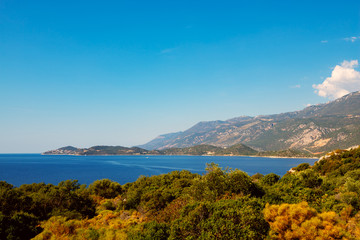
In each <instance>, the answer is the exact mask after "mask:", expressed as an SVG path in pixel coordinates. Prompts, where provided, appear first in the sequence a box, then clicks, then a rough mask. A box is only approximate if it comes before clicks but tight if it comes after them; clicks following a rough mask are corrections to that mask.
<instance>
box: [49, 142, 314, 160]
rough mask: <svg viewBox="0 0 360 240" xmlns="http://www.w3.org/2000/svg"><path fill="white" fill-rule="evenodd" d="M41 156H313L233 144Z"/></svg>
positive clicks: (71, 149) (88, 150)
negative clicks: (258, 149) (260, 149)
mask: <svg viewBox="0 0 360 240" xmlns="http://www.w3.org/2000/svg"><path fill="white" fill-rule="evenodd" d="M42 154H43V155H78V156H94V155H103V156H106V155H192V156H261V157H267V156H278V157H299V158H309V157H314V155H312V154H310V153H308V152H304V151H300V150H294V149H286V150H280V151H266V152H258V151H256V150H254V149H252V148H250V147H248V146H246V145H244V144H241V143H239V144H235V145H233V146H230V147H218V146H213V145H205V144H203V145H196V146H192V147H185V148H168V149H163V150H146V149H143V148H139V147H130V148H128V147H122V146H93V147H90V148H76V147H73V146H67V147H62V148H59V149H56V150H50V151H47V152H44V153H42Z"/></svg>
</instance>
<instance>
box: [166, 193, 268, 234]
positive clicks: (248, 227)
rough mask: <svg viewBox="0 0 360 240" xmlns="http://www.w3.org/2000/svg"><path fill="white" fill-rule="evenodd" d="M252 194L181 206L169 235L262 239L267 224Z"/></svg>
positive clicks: (260, 207) (260, 205)
mask: <svg viewBox="0 0 360 240" xmlns="http://www.w3.org/2000/svg"><path fill="white" fill-rule="evenodd" d="M262 209H263V205H262V204H261V203H260V202H259V200H257V199H255V198H248V197H242V198H240V199H238V200H220V201H217V202H214V203H202V202H197V203H195V204H191V205H188V206H186V207H185V208H184V210H183V213H182V215H181V217H180V218H179V219H177V220H175V222H174V223H173V225H172V227H171V233H170V238H169V239H264V238H265V236H266V235H267V231H268V224H267V223H266V222H265V220H264V218H263V216H262V213H261V211H262Z"/></svg>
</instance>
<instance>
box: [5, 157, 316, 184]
mask: <svg viewBox="0 0 360 240" xmlns="http://www.w3.org/2000/svg"><path fill="white" fill-rule="evenodd" d="M315 161H316V159H301V158H300V159H299V158H265V157H239V156H237V157H226V156H68V155H40V154H0V180H1V181H6V182H8V183H11V184H13V185H15V186H20V185H21V184H31V183H34V182H35V183H39V182H45V183H52V184H58V183H59V182H60V181H64V180H68V179H77V180H79V183H81V184H90V183H92V182H94V181H95V180H97V179H104V178H108V179H111V180H114V181H116V182H119V183H120V184H125V183H127V182H133V181H135V180H136V179H137V178H138V177H139V176H141V175H145V176H152V175H158V174H163V173H168V172H171V171H175V170H179V171H180V170H183V169H184V170H189V171H191V172H193V173H199V174H202V173H204V172H205V167H206V163H211V162H214V163H216V164H219V166H220V167H223V168H225V167H230V168H233V169H235V168H237V169H241V170H243V171H245V172H247V173H248V174H249V175H250V176H251V175H253V174H255V173H261V174H264V175H266V174H268V173H276V174H278V175H280V176H283V175H284V174H285V173H286V171H288V170H289V169H290V168H292V167H295V166H297V165H298V164H300V163H304V162H307V163H310V164H313V163H314V162H315Z"/></svg>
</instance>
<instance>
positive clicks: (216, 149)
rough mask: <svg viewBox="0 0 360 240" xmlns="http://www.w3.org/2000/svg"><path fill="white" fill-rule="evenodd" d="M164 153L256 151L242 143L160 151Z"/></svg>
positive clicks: (214, 153)
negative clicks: (224, 146) (225, 146)
mask: <svg viewBox="0 0 360 240" xmlns="http://www.w3.org/2000/svg"><path fill="white" fill-rule="evenodd" d="M161 152H162V153H163V154H165V155H231V156H236V155H255V154H257V151H255V150H254V149H252V148H249V147H247V146H245V145H243V144H236V145H234V146H231V147H228V148H223V147H216V146H212V145H196V146H193V147H187V148H169V149H164V150H162V151H161Z"/></svg>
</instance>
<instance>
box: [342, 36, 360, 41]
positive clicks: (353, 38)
mask: <svg viewBox="0 0 360 240" xmlns="http://www.w3.org/2000/svg"><path fill="white" fill-rule="evenodd" d="M359 39H360V37H347V38H344V40H345V41H347V42H355V41H356V40H359Z"/></svg>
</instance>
